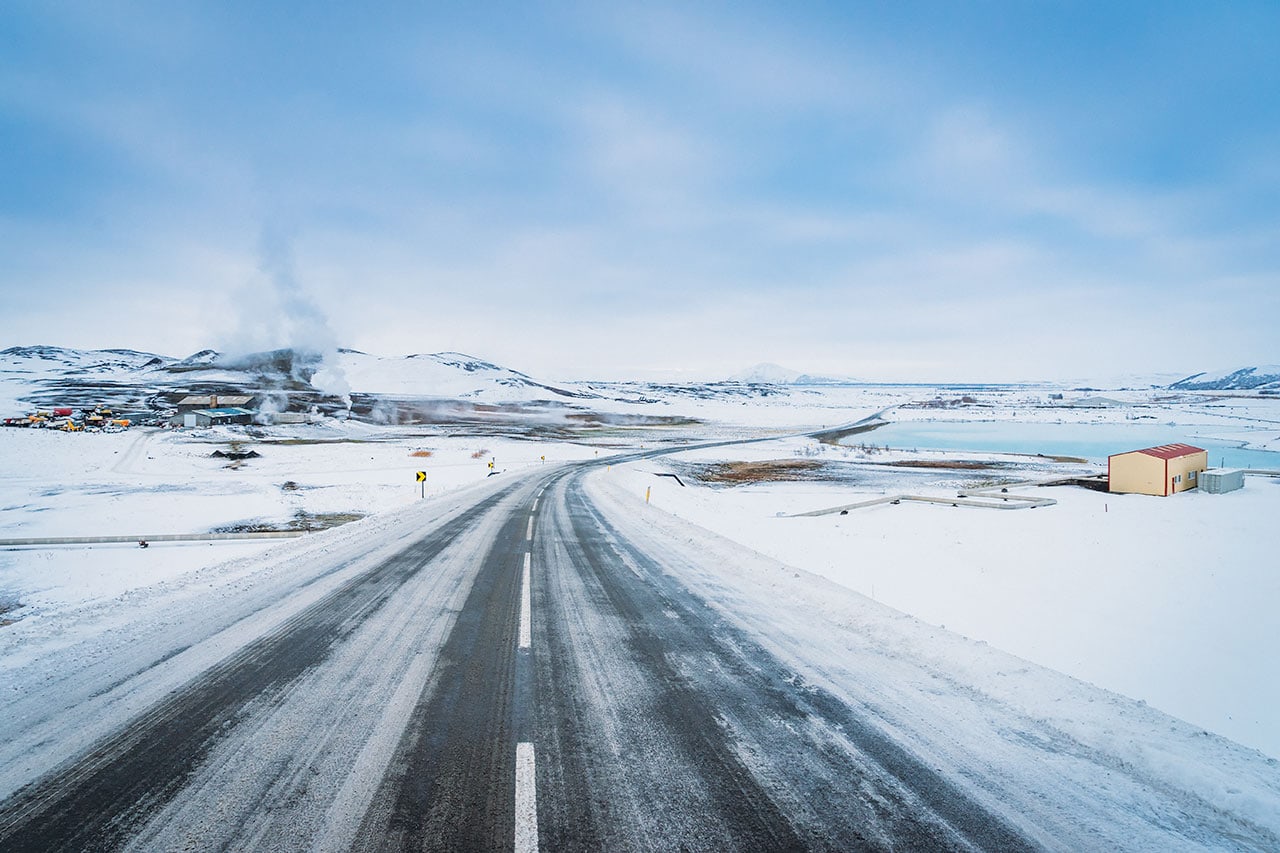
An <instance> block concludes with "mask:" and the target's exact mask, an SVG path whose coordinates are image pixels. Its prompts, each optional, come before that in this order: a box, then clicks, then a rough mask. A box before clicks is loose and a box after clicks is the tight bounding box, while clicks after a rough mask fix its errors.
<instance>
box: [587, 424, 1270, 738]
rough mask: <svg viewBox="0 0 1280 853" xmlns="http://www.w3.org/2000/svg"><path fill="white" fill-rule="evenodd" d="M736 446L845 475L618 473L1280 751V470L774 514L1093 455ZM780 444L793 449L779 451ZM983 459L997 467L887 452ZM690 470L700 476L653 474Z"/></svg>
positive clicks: (888, 591)
mask: <svg viewBox="0 0 1280 853" xmlns="http://www.w3.org/2000/svg"><path fill="white" fill-rule="evenodd" d="M734 451H735V452H734V455H733V458H734V459H742V458H744V457H745V458H747V459H755V460H766V459H779V460H782V461H795V460H797V459H800V460H804V459H817V460H822V461H824V462H826V465H825V467H824V468H823V469H821V476H824V477H834V478H837V479H838V480H839V482H835V483H833V482H771V483H756V484H748V485H736V486H729V485H723V484H721V485H715V486H712V485H708V484H701V483H699V481H698V479H697V472H698V471H699V470H702V469H701V467H700V466H706V465H714V464H716V463H717V462H723V461H724V459H723V456H724V453H723V451H717V450H715V449H711V450H705V451H696V452H690V453H684V454H680V455H678V456H674V457H668V458H666V459H662V460H653V461H646V462H640V463H635V464H632V465H627V466H624V467H620V468H615V469H613V470H612V471H610V472H609V473H610V476H612V477H613V478H615V480H616V482H617V483H618V484H619V487H620V488H622V489H624V490H625V491H627V492H628V493H629V494H631V495H633V496H634V497H635V498H636V499H637V500H641V499H643V496H644V494H645V493H646V491H648V492H649V493H650V496H651V506H652V507H653V508H654V509H656V510H658V511H662V512H668V513H671V514H673V515H675V516H678V517H680V518H682V519H685V520H688V521H690V522H693V523H694V524H697V525H700V526H702V527H706V528H709V529H711V530H714V531H716V532H717V533H720V534H721V535H723V536H725V537H727V538H729V539H732V540H734V541H737V542H740V543H743V544H744V545H746V546H748V547H750V548H752V549H754V550H756V551H759V552H760V553H763V554H766V555H768V556H770V557H773V558H775V559H777V560H779V561H781V562H783V563H786V564H788V565H793V566H796V567H799V568H802V569H806V570H809V571H812V572H814V573H816V574H819V575H822V576H823V577H826V578H828V579H830V580H832V581H835V582H836V583H838V584H840V585H842V586H845V587H847V588H849V589H853V590H856V591H858V592H860V593H862V594H864V595H867V596H868V597H870V598H873V599H875V600H877V601H880V602H883V603H885V604H888V605H890V606H892V607H894V608H897V609H898V610H901V611H903V612H905V613H910V614H912V615H914V616H917V617H919V618H920V619H923V620H925V621H926V622H929V623H932V624H935V625H939V626H944V627H946V628H948V629H949V630H952V631H957V632H959V633H962V634H965V635H967V636H970V637H972V638H975V639H978V640H982V641H985V642H988V643H990V644H991V645H993V646H996V647H998V648H1001V649H1004V650H1006V651H1009V652H1012V653H1014V654H1017V655H1019V656H1021V657H1024V658H1026V659H1027V660H1031V661H1035V662H1036V663H1039V664H1043V665H1045V666H1049V667H1052V668H1053V669H1057V670H1060V671H1062V672H1065V673H1068V674H1070V675H1074V676H1076V677H1078V678H1081V679H1083V680H1086V681H1089V682H1092V683H1094V684H1097V685H1099V686H1101V687H1105V688H1107V689H1109V690H1114V691H1116V692H1119V693H1123V694H1125V695H1128V696H1131V697H1134V698H1137V699H1142V700H1144V701H1146V702H1149V703H1151V704H1152V705H1154V706H1156V707H1158V708H1161V709H1163V710H1165V711H1167V712H1169V713H1171V714H1174V715H1175V716H1178V717H1181V718H1183V719H1185V720H1188V721H1190V722H1192V723H1194V724H1195V725H1198V726H1202V727H1204V728H1206V729H1208V730H1210V731H1214V732H1218V733H1220V734H1224V735H1226V736H1228V737H1231V738H1233V739H1235V740H1237V741H1239V742H1240V743H1243V744H1247V745H1249V746H1252V747H1255V748H1258V749H1261V750H1263V751H1265V752H1266V753H1268V754H1270V755H1272V756H1280V717H1278V716H1277V715H1276V713H1275V710H1274V709H1275V708H1276V707H1277V706H1280V661H1278V660H1277V658H1276V656H1275V649H1274V637H1275V633H1276V627H1277V617H1276V613H1277V612H1280V574H1278V573H1277V572H1276V571H1275V565H1276V558H1275V554H1274V549H1273V546H1272V545H1271V544H1269V542H1268V534H1267V531H1269V529H1270V525H1271V524H1272V523H1273V522H1272V520H1273V519H1275V518H1277V517H1280V479H1277V478H1265V477H1250V478H1249V479H1248V482H1247V485H1246V488H1245V489H1243V490H1241V491H1238V492H1233V493H1230V494H1226V495H1210V494H1202V493H1199V492H1196V491H1193V492H1188V493H1185V494H1182V495H1178V496H1176V498H1171V499H1167V500H1166V499H1163V498H1150V497H1146V496H1140V495H1111V494H1106V493H1099V492H1092V491H1087V490H1084V489H1080V488H1075V487H1053V488H1028V487H1022V488H1011V489H1010V491H1012V492H1014V493H1017V494H1034V495H1036V496H1044V497H1050V498H1053V499H1055V500H1057V501H1058V504H1057V505H1056V506H1052V507H1045V508H1041V509H1036V510H1029V509H1022V510H1013V511H997V510H984V509H972V508H951V507H946V506H936V505H931V504H917V503H903V504H901V505H896V506H895V505H888V504H886V505H880V506H874V507H869V508H865V509H856V510H853V511H851V512H850V513H849V514H848V515H844V516H841V515H827V516H819V517H813V518H779V517H777V515H778V513H787V514H791V513H799V512H807V511H810V510H815V509H822V508H826V507H837V506H841V505H845V504H850V503H854V502H857V501H859V500H865V499H868V498H874V497H879V496H882V495H886V494H898V493H904V492H909V493H913V494H923V495H935V496H938V497H953V496H954V495H955V494H956V490H957V489H958V488H960V487H963V486H972V485H978V484H981V483H987V482H993V481H996V480H1016V479H1022V478H1028V477H1030V478H1035V477H1039V478H1042V479H1043V478H1047V477H1049V476H1054V475H1062V474H1068V473H1072V472H1076V471H1087V470H1088V466H1079V465H1074V464H1068V465H1054V464H1051V463H1046V462H1043V461H1035V462H1033V461H1031V460H1026V459H1022V460H1019V458H1018V457H1012V456H1000V455H996V454H978V453H959V452H955V453H950V454H945V453H929V454H924V453H921V454H903V453H884V452H880V453H876V454H872V455H870V456H868V455H865V454H861V453H858V452H856V451H841V450H840V449H830V448H820V447H818V446H817V445H816V443H814V442H808V443H806V442H803V441H791V442H780V443H770V444H763V445H756V446H754V447H753V448H751V449H750V450H746V451H738V450H737V449H736V448H735V449H734ZM780 451H781V452H780ZM910 458H923V459H926V460H929V461H932V462H934V463H938V462H942V461H944V460H947V459H950V460H951V461H952V462H955V461H960V460H963V461H969V462H973V461H978V462H982V461H986V462H993V463H1003V464H1006V465H1010V466H1011V467H1009V468H1004V469H997V470H994V471H991V470H987V471H943V470H936V469H925V470H911V469H897V468H890V467H887V466H886V465H885V463H894V462H902V461H906V460H907V459H910ZM663 472H677V473H679V472H683V474H682V479H683V480H684V482H685V483H686V484H687V487H681V486H680V485H679V484H678V483H677V482H676V481H675V480H673V479H671V478H667V477H659V476H655V475H656V474H658V473H663Z"/></svg>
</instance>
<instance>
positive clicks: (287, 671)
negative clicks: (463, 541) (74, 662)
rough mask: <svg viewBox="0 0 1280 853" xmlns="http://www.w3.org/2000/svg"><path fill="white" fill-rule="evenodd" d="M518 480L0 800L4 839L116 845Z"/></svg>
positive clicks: (18, 847)
mask: <svg viewBox="0 0 1280 853" xmlns="http://www.w3.org/2000/svg"><path fill="white" fill-rule="evenodd" d="M510 491H511V489H510V488H509V489H506V490H504V491H502V492H499V493H497V494H495V495H492V496H490V497H488V498H486V499H485V500H483V501H480V502H479V503H477V504H475V505H474V506H473V507H471V508H469V509H467V510H466V511H465V512H463V513H462V514H460V515H459V516H458V517H456V518H454V519H452V520H450V521H449V522H447V523H446V524H444V525H443V526H442V527H440V528H439V529H437V530H435V531H433V532H432V533H431V534H429V535H428V536H426V537H424V538H423V539H422V540H419V541H418V542H416V543H414V544H413V545H410V546H409V547H408V548H406V549H404V550H403V551H401V552H400V553H399V554H397V555H395V556H393V557H391V558H389V559H387V560H386V561H384V562H383V563H381V564H379V565H378V566H376V567H375V568H373V569H371V570H369V571H367V572H365V573H363V574H361V575H359V576H357V577H355V578H352V579H351V580H349V581H347V582H346V583H344V584H343V585H341V586H340V587H338V588H337V589H336V590H334V591H333V592H331V593H329V594H328V595H326V596H325V597H324V598H322V599H320V600H319V601H317V602H316V603H314V604H312V605H310V606H309V607H307V608H306V609H304V610H302V611H300V612H299V613H298V614H296V615H295V616H293V617H292V618H290V619H289V620H288V621H286V622H285V623H284V624H283V625H281V626H280V628H278V629H277V630H276V631H274V632H273V633H271V634H269V635H266V636H263V637H261V638H259V639H257V640H255V641H253V642H251V643H249V644H248V645H246V646H244V647H243V648H241V649H240V650H239V651H237V652H235V653H233V654H232V655H230V656H229V657H227V658H226V659H224V660H223V661H222V662H220V663H218V664H216V665H215V666H214V667H212V668H210V669H209V670H208V671H206V672H205V673H204V674H202V675H201V676H200V677H198V678H197V679H194V680H193V681H192V682H190V683H189V684H188V685H187V686H186V687H184V688H182V689H181V690H179V691H177V692H175V693H174V694H172V695H171V696H170V697H169V698H167V699H166V700H164V701H162V702H161V703H159V704H157V705H156V706H154V707H153V708H152V709H151V710H149V711H148V712H146V713H145V714H143V715H141V716H140V717H138V718H137V719H135V720H134V721H133V722H132V723H131V724H129V725H128V726H127V727H125V728H124V729H122V730H121V731H119V732H118V733H116V734H114V735H112V736H109V737H107V738H105V739H104V740H102V741H99V742H98V743H97V744H96V745H95V746H94V747H92V748H91V750H90V751H89V752H88V753H87V754H85V755H83V756H81V757H80V758H77V759H75V760H73V761H72V762H71V763H69V764H68V765H64V766H63V767H61V768H58V769H55V770H54V771H53V772H51V773H50V774H48V775H46V776H45V777H43V778H41V779H39V780H37V781H36V782H33V783H32V784H30V785H28V786H26V787H24V788H22V789H19V790H18V791H17V792H15V794H14V795H13V796H12V797H10V798H9V799H8V800H7V801H5V802H3V803H0V849H4V850H5V851H15V853H16V851H40V850H73V849H74V850H82V849H83V850H109V849H114V848H115V847H117V846H119V845H120V844H122V843H123V842H124V841H125V840H127V838H128V837H129V835H130V834H131V833H133V832H134V831H136V829H137V828H138V827H139V826H140V825H141V824H142V823H143V822H144V821H145V820H146V819H147V818H148V816H149V815H151V814H153V813H154V812H156V811H157V810H159V809H160V808H161V807H163V806H164V805H165V804H166V803H167V802H169V801H170V800H171V799H172V798H173V797H174V796H175V795H176V794H177V793H178V791H179V790H181V788H182V787H183V786H184V785H185V784H186V781H187V779H188V777H189V776H190V774H192V773H193V772H194V769H195V768H196V767H197V766H198V765H199V764H200V763H201V762H202V761H203V759H204V758H205V756H206V755H207V754H208V753H209V751H210V750H211V749H212V748H213V747H214V746H215V745H216V744H217V743H218V742H220V741H221V740H222V739H223V738H225V737H226V736H227V735H228V734H229V732H230V731H231V730H232V729H233V728H234V727H235V725H236V724H237V722H238V720H239V719H240V718H241V716H242V714H244V713H245V709H246V707H248V706H250V705H251V704H253V703H262V702H269V701H271V697H272V696H273V695H275V694H277V693H279V692H280V691H282V690H284V689H286V688H287V687H288V685H290V684H291V683H293V682H294V681H296V680H297V679H298V678H299V677H300V676H302V675H303V674H304V673H306V672H307V671H309V670H311V669H312V668H314V667H315V666H317V665H318V664H320V663H321V662H322V661H324V660H325V659H327V658H328V657H329V655H330V654H331V653H332V651H333V649H334V648H335V646H336V645H337V644H339V643H341V642H342V641H343V639H344V638H345V637H346V636H347V635H349V634H350V633H351V632H352V631H354V630H355V629H356V628H358V627H359V625H360V624H361V623H362V622H363V620H364V619H366V618H367V617H368V616H369V615H370V614H371V613H373V612H375V611H377V610H378V609H379V608H381V607H382V606H383V605H384V604H385V603H386V602H387V600H388V599H389V598H390V597H391V596H392V595H393V594H394V593H395V592H396V590H397V589H399V588H400V587H401V586H402V585H403V584H404V583H405V582H406V581H407V580H408V579H409V578H411V577H412V576H413V575H414V574H415V573H416V572H418V571H419V570H420V569H421V568H422V567H423V566H424V565H425V564H427V563H428V562H430V561H431V560H432V559H434V558H435V557H436V556H437V555H439V554H440V552H441V551H443V550H444V549H445V548H446V547H448V546H449V545H450V544H451V543H452V542H453V541H454V540H455V539H457V538H458V537H459V536H461V535H463V534H464V533H465V532H466V531H467V530H469V529H471V528H472V527H474V526H475V524H476V523H477V522H478V521H479V519H480V518H481V517H482V516H483V515H484V514H485V513H487V512H488V511H490V510H491V509H493V508H494V507H495V506H496V505H497V504H498V503H499V502H500V501H501V500H502V499H503V498H504V497H505V496H506V495H507V494H508V493H509V492H510Z"/></svg>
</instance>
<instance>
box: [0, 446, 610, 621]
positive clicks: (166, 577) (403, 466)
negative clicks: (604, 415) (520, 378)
mask: <svg viewBox="0 0 1280 853" xmlns="http://www.w3.org/2000/svg"><path fill="white" fill-rule="evenodd" d="M261 432H262V433H263V435H262V436H261V437H259V438H254V437H251V436H247V435H246V434H245V433H244V431H243V430H240V429H238V428H219V429H210V430H196V431H166V430H154V429H147V430H131V431H129V432H124V433H114V434H112V433H71V434H68V433H63V432H59V431H55V430H30V429H5V430H0V539H18V538H30V537H87V536H138V537H145V536H154V535H157V534H167V533H206V532H211V531H216V530H234V529H246V528H258V527H261V528H282V529H287V528H290V527H300V528H306V527H323V526H326V525H328V524H331V523H335V522H341V521H346V520H350V519H353V518H358V517H361V516H365V515H371V514H375V513H380V512H384V511H387V510H390V509H395V508H397V507H403V506H406V505H409V504H412V503H414V502H415V501H419V500H420V499H421V495H422V494H423V493H424V491H425V495H426V496H427V497H428V498H431V497H438V496H441V495H444V494H446V493H448V492H450V491H452V490H454V489H457V488H459V487H460V486H464V485H467V484H469V483H474V482H477V481H479V480H483V479H485V478H486V477H487V476H488V474H489V468H488V464H489V462H490V461H493V462H494V470H496V471H499V472H508V473H512V472H516V471H519V470H523V469H527V468H530V467H532V466H534V465H544V464H553V463H554V462H556V461H563V460H567V459H582V458H587V457H592V456H594V454H595V453H596V452H597V451H596V450H595V449H593V448H588V447H584V446H580V445H575V444H566V443H550V442H533V441H513V440H511V439H503V438H491V437H485V438H483V439H481V438H476V437H449V436H447V435H438V434H429V433H426V432H423V431H419V433H418V434H407V433H405V432H403V431H395V430H391V429H387V428H371V427H367V426H364V425H361V424H356V423H350V424H339V423H338V422H336V421H331V422H329V423H328V424H327V425H324V426H300V427H290V428H288V429H285V428H280V429H275V430H263V431H261ZM233 446H234V447H237V448H240V449H242V450H250V449H251V450H254V451H255V452H257V453H259V454H260V456H259V457H257V458H253V459H246V460H243V461H241V462H239V463H235V462H229V461H228V460H227V459H225V458H217V457H212V456H210V454H211V453H213V452H214V451H216V450H223V451H226V450H228V449H231V448H232V447H233ZM415 453H416V454H422V453H429V454H430V455H429V456H421V455H418V456H415V455H413V454H415ZM477 454H478V456H477ZM544 456H545V457H546V461H545V462H544V461H543V459H542V457H544ZM417 471H425V472H427V480H426V483H425V484H424V485H425V489H423V488H422V486H420V485H419V484H418V483H417V482H416V476H415V475H416V472H417ZM277 544H278V543H277V542H274V541H270V540H268V541H262V540H259V541H256V542H243V541H242V542H228V541H219V542H183V543H169V542H166V543H160V542H157V543H153V544H152V546H151V547H150V548H148V549H146V550H142V549H139V548H137V547H134V546H123V545H107V544H94V545H74V546H73V545H62V546H57V547H52V548H50V547H42V548H11V549H7V550H0V609H2V608H4V606H5V603H6V602H7V603H8V605H9V606H12V605H14V604H21V605H23V607H22V609H21V610H10V611H9V612H8V618H15V617H18V616H21V617H23V618H29V617H31V616H33V615H35V614H39V613H41V612H50V611H59V610H62V609H64V608H69V607H75V606H77V605H78V604H79V603H83V602H100V601H103V600H108V599H111V598H113V597H116V596H119V595H122V594H126V593H128V592H129V591H130V590H133V589H135V588H138V587H144V586H147V585H149V584H152V583H157V582H161V581H166V582H172V581H174V580H175V579H180V578H182V577H184V576H185V575H186V574H188V573H190V572H192V571H194V570H196V569H199V568H201V567H204V566H207V565H210V564H212V563H216V562H221V561H224V560H232V559H235V558H239V557H243V556H246V555H252V554H258V553H261V552H263V551H264V550H266V549H269V548H271V547H273V546H274V545H277ZM0 618H5V616H3V615H0Z"/></svg>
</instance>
